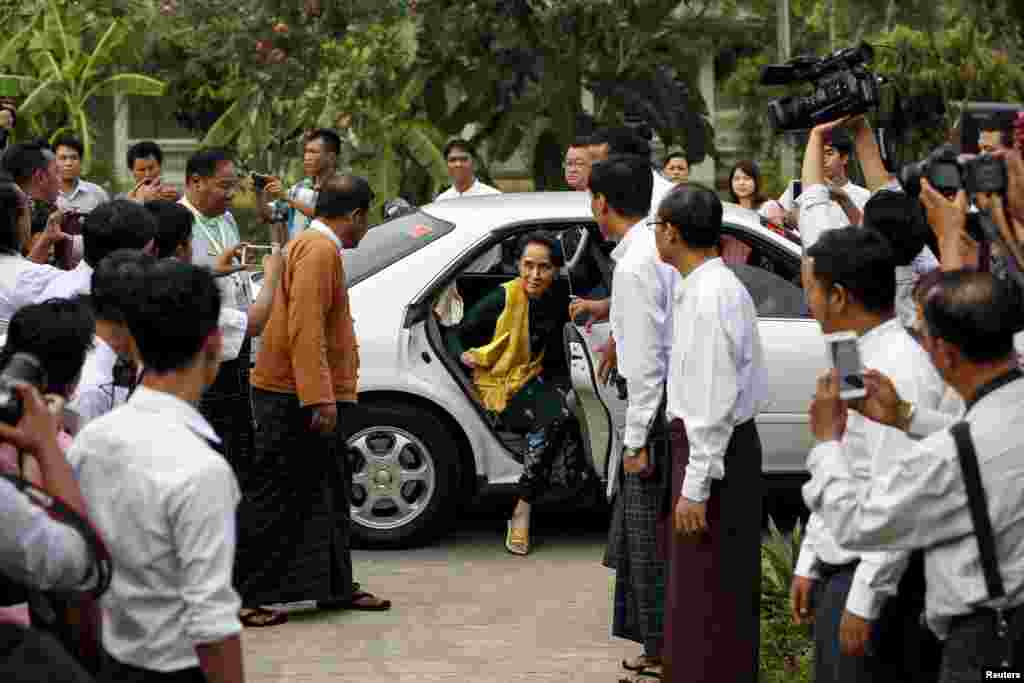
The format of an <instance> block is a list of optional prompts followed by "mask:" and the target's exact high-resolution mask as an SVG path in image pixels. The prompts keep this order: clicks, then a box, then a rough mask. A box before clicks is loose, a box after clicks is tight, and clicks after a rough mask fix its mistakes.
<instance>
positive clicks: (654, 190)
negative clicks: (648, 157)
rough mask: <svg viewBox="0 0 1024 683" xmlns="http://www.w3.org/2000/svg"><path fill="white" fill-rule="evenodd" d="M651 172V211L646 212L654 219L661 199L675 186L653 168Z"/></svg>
mask: <svg viewBox="0 0 1024 683" xmlns="http://www.w3.org/2000/svg"><path fill="white" fill-rule="evenodd" d="M651 174H652V175H653V176H654V185H653V186H652V187H651V212H650V214H648V218H649V219H654V218H657V217H658V208H659V207H660V206H661V200H663V199H664V198H665V195H667V194H668V193H669V192H671V191H672V190H673V189H674V188H675V183H673V182H672V181H670V180H667V179H666V178H665V176H663V175H661V174H660V173H658V172H657V171H655V170H653V169H651ZM677 272H678V271H677Z"/></svg>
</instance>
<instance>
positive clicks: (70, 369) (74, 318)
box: [0, 297, 96, 398]
mask: <svg viewBox="0 0 1024 683" xmlns="http://www.w3.org/2000/svg"><path fill="white" fill-rule="evenodd" d="M95 333H96V321H95V320H93V317H92V311H91V310H90V309H89V306H88V304H87V303H86V302H85V301H84V300H83V299H82V298H81V297H75V298H73V299H49V300H47V301H44V302H43V303H41V304H32V305H29V306H23V307H21V308H19V309H18V310H17V311H15V313H14V315H13V316H11V323H10V326H9V327H8V328H7V342H6V345H5V346H4V347H3V349H2V350H0V368H3V367H4V366H6V365H7V361H9V360H10V358H11V357H12V356H13V355H14V354H16V353H22V352H24V353H30V354H32V355H33V356H35V357H36V358H38V359H39V363H40V364H41V365H42V366H43V369H45V370H46V387H45V390H44V393H48V394H58V395H60V396H63V397H65V398H67V397H68V395H69V394H70V393H71V389H72V388H73V385H74V384H75V382H76V381H77V380H78V377H79V374H80V373H81V372H82V364H83V363H84V362H85V356H86V354H87V353H88V352H89V349H91V348H92V343H93V341H92V340H93V336H94V335H95Z"/></svg>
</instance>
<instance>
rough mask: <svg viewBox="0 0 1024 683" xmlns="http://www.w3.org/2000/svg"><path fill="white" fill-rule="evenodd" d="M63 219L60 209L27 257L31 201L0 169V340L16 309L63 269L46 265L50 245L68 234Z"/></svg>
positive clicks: (37, 293)
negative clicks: (65, 233)
mask: <svg viewBox="0 0 1024 683" xmlns="http://www.w3.org/2000/svg"><path fill="white" fill-rule="evenodd" d="M60 219H61V215H60V213H55V214H53V216H51V217H50V220H49V222H48V223H47V226H46V230H44V231H43V232H42V233H41V237H40V239H38V240H36V242H35V244H34V245H33V247H32V251H31V253H29V255H28V258H25V257H24V256H23V255H22V249H23V248H24V245H26V244H28V241H29V237H30V236H31V233H32V204H31V202H30V201H29V198H28V196H27V195H26V194H25V193H24V192H22V190H21V188H20V187H18V185H17V184H16V183H15V182H14V179H13V178H11V177H10V176H9V175H7V174H5V173H0V342H2V341H3V337H4V335H5V334H6V333H7V325H8V323H9V322H10V320H11V316H13V315H14V312H15V311H17V310H18V309H19V308H21V307H22V306H25V305H27V304H30V303H32V302H33V301H35V300H36V299H37V298H38V297H39V296H40V295H42V293H43V290H45V289H46V287H47V285H49V284H50V282H51V281H52V280H53V279H54V278H56V277H58V276H59V275H61V274H62V273H64V271H63V270H60V269H58V268H54V267H52V266H48V265H46V260H47V258H48V257H49V254H50V247H51V246H52V245H53V243H54V242H56V241H58V240H60V239H63V238H64V237H65V235H64V233H63V232H61V230H60Z"/></svg>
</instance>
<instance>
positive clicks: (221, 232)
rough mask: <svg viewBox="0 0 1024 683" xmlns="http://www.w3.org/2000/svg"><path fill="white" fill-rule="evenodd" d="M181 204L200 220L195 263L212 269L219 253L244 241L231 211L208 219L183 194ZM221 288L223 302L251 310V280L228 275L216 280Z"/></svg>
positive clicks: (195, 235)
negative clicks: (249, 282) (249, 287)
mask: <svg viewBox="0 0 1024 683" xmlns="http://www.w3.org/2000/svg"><path fill="white" fill-rule="evenodd" d="M178 203H179V204H181V205H182V206H184V207H185V208H186V209H188V210H189V211H191V212H192V216H193V217H194V218H195V219H196V220H195V223H193V224H192V263H193V264H195V265H197V266H203V267H205V268H212V267H213V266H214V265H216V263H217V255H218V254H221V253H222V252H223V251H224V250H226V249H231V248H232V247H234V246H236V245H237V244H238V243H239V242H241V238H240V237H239V234H238V223H236V222H235V217H234V216H232V215H231V212H230V211H226V212H224V213H223V214H221V215H220V216H217V217H215V218H208V217H206V216H204V215H203V214H202V212H201V211H199V209H197V208H196V207H194V206H193V205H192V204H191V203H190V202H189V201H188V199H187V198H185V197H182V198H181V199H179V200H178ZM216 283H217V288H218V289H220V298H221V305H222V307H223V306H226V307H228V308H234V309H236V310H239V311H247V310H249V304H250V301H249V298H250V292H249V289H248V287H247V280H245V279H244V278H243V276H242V275H241V274H239V273H235V274H233V275H225V276H223V277H218V278H217V279H216Z"/></svg>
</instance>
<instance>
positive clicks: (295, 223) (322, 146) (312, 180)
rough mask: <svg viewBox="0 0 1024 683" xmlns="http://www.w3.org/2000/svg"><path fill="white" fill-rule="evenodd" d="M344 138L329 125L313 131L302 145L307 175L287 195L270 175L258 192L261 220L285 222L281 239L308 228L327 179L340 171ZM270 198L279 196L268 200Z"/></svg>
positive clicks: (304, 167)
mask: <svg viewBox="0 0 1024 683" xmlns="http://www.w3.org/2000/svg"><path fill="white" fill-rule="evenodd" d="M339 154H341V137H340V136H339V135H338V134H337V133H336V132H334V131H333V130H330V129H329V128H320V129H318V130H314V131H313V132H311V133H310V134H309V135H308V136H306V139H305V142H304V143H303V146H302V172H303V173H304V174H305V177H304V178H303V179H302V180H300V181H299V182H297V183H295V185H293V186H292V188H291V189H290V190H288V192H287V194H286V193H285V191H284V185H283V183H282V182H281V180H280V179H279V178H276V177H271V178H270V179H269V182H268V183H267V184H266V185H265V186H264V187H263V190H262V191H260V192H259V199H258V200H257V202H256V206H257V208H258V209H259V214H260V220H261V221H262V222H264V223H267V224H268V225H273V224H280V223H284V225H285V230H286V232H285V235H284V239H283V240H281V241H282V242H286V241H288V240H292V239H295V237H296V236H297V235H298V234H299V233H300V232H302V231H303V230H305V229H306V228H308V227H309V224H310V223H311V222H312V220H313V218H314V217H315V214H316V200H317V197H319V196H320V188H321V187H323V184H324V182H326V181H327V180H328V179H330V178H333V177H334V176H335V175H337V173H338V155H339ZM270 198H276V199H275V201H273V202H269V201H268V200H269V199H270Z"/></svg>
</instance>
